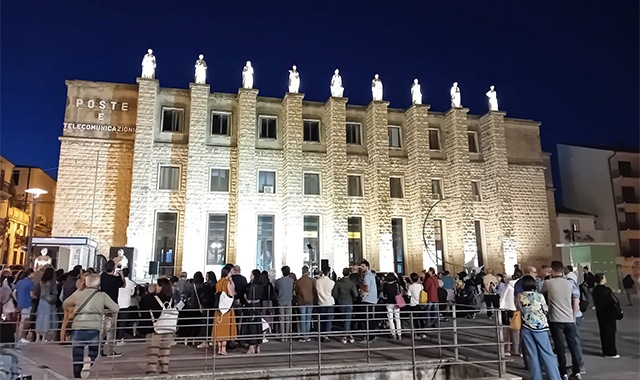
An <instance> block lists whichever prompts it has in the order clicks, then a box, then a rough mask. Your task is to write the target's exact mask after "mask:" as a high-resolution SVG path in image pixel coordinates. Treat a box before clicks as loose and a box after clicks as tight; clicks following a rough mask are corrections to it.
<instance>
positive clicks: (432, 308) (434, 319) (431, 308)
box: [426, 302, 439, 327]
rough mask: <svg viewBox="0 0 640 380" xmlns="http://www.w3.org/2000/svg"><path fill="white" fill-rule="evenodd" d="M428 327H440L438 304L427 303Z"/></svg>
mask: <svg viewBox="0 0 640 380" xmlns="http://www.w3.org/2000/svg"><path fill="white" fill-rule="evenodd" d="M426 312H427V327H438V320H439V318H438V304H437V303H435V302H427V307H426Z"/></svg>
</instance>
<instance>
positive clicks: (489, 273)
mask: <svg viewBox="0 0 640 380" xmlns="http://www.w3.org/2000/svg"><path fill="white" fill-rule="evenodd" d="M482 282H483V285H484V303H485V304H486V305H487V317H489V318H492V317H493V311H492V309H497V308H499V307H500V293H498V278H496V276H494V275H493V270H492V269H491V268H487V270H486V271H485V275H484V277H483V279H482Z"/></svg>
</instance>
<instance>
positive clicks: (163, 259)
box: [154, 212, 178, 276]
mask: <svg viewBox="0 0 640 380" xmlns="http://www.w3.org/2000/svg"><path fill="white" fill-rule="evenodd" d="M177 233H178V213H177V212H159V213H158V214H157V215H156V234H155V237H156V238H155V249H154V252H155V261H157V262H158V263H159V271H158V275H159V276H171V275H173V267H174V262H175V259H176V258H175V250H176V235H177Z"/></svg>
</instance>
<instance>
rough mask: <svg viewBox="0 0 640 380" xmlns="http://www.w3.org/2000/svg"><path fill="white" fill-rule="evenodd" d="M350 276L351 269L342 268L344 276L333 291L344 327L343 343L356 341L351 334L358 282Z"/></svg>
mask: <svg viewBox="0 0 640 380" xmlns="http://www.w3.org/2000/svg"><path fill="white" fill-rule="evenodd" d="M350 276H351V270H349V268H344V269H343V270H342V278H341V279H340V280H338V281H337V282H336V284H335V286H334V287H333V291H332V295H333V298H334V300H335V301H336V305H337V306H336V307H337V309H338V313H340V316H341V317H342V322H343V327H344V328H343V330H344V334H345V335H344V336H343V337H342V344H347V342H349V343H353V342H355V340H354V339H353V336H352V335H351V315H352V314H353V301H354V300H355V299H356V298H357V297H358V289H357V288H356V282H355V281H353V280H352V279H351V278H350Z"/></svg>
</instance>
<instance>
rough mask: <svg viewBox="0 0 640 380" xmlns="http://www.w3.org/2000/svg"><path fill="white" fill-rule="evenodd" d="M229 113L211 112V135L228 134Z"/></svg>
mask: <svg viewBox="0 0 640 380" xmlns="http://www.w3.org/2000/svg"><path fill="white" fill-rule="evenodd" d="M230 121H231V114H230V113H228V112H218V111H212V112H211V135H212V136H228V135H229V129H230V128H229V126H230Z"/></svg>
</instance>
